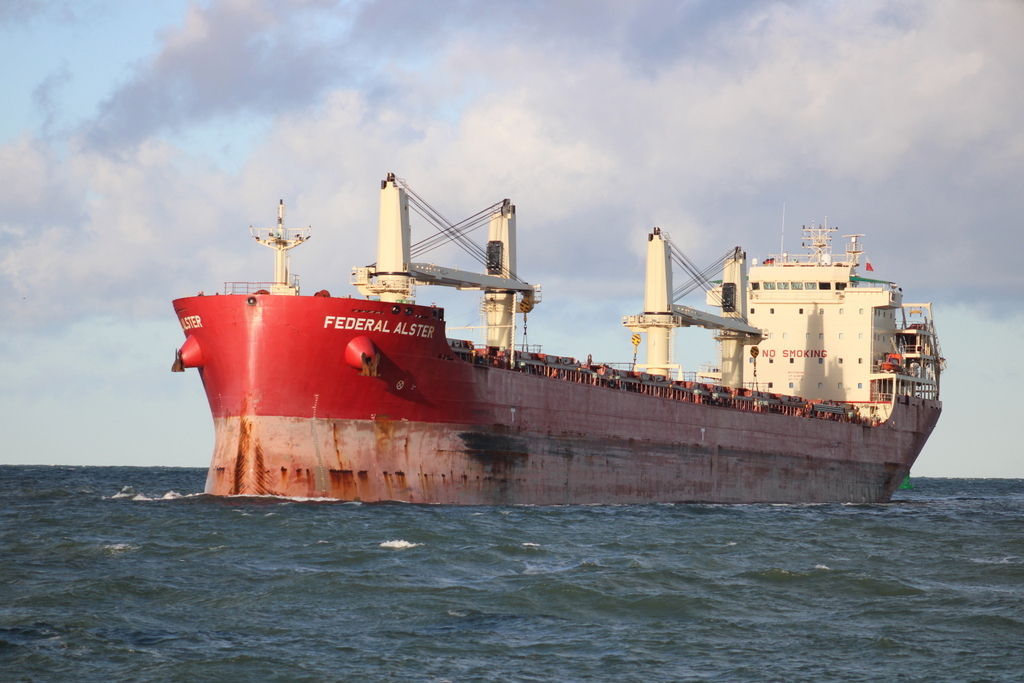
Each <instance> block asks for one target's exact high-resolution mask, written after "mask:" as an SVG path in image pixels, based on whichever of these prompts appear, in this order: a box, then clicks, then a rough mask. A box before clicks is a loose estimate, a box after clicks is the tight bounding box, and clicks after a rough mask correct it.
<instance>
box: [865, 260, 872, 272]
mask: <svg viewBox="0 0 1024 683" xmlns="http://www.w3.org/2000/svg"><path fill="white" fill-rule="evenodd" d="M864 263H866V264H868V265H867V268H866V270H874V268H872V267H871V261H865V262H864Z"/></svg>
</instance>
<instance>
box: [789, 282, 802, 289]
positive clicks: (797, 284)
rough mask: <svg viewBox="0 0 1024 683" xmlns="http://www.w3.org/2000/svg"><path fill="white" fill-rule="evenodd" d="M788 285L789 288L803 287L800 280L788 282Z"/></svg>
mask: <svg viewBox="0 0 1024 683" xmlns="http://www.w3.org/2000/svg"><path fill="white" fill-rule="evenodd" d="M789 286H790V289H803V288H804V283H802V282H790V283H789Z"/></svg>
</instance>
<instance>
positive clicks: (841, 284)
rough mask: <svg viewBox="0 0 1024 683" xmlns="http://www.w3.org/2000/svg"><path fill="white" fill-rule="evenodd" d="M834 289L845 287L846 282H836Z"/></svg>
mask: <svg viewBox="0 0 1024 683" xmlns="http://www.w3.org/2000/svg"><path fill="white" fill-rule="evenodd" d="M836 289H838V290H843V289H846V283H845V282H837V283H836Z"/></svg>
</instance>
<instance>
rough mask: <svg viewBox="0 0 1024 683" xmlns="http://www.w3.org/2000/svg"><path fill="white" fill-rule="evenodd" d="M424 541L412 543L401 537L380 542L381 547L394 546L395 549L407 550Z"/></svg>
mask: <svg viewBox="0 0 1024 683" xmlns="http://www.w3.org/2000/svg"><path fill="white" fill-rule="evenodd" d="M418 545H423V544H422V543H410V542H409V541H403V540H401V539H398V540H394V541H384V542H383V543H381V544H380V547H381V548H394V549H395V550H405V549H406V548H415V547H416V546H418Z"/></svg>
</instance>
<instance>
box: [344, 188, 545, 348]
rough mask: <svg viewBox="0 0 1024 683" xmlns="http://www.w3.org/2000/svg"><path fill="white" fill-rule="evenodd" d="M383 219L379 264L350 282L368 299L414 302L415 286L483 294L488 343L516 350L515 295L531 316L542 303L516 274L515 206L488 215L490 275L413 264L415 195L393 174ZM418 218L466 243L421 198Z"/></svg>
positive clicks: (383, 195) (355, 273) (536, 288)
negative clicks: (411, 209) (411, 210)
mask: <svg viewBox="0 0 1024 683" xmlns="http://www.w3.org/2000/svg"><path fill="white" fill-rule="evenodd" d="M380 187H381V189H380V218H379V223H378V232H377V263H376V264H374V265H370V266H366V267H363V268H354V269H353V270H352V284H354V285H356V286H357V287H358V288H359V291H360V292H361V293H362V294H364V295H366V296H379V297H380V300H381V301H393V302H395V303H413V301H414V297H415V291H416V285H440V286H443V287H454V288H456V289H461V290H483V291H484V304H483V307H484V310H485V312H486V313H487V345H488V346H494V347H497V348H503V349H508V350H509V351H511V350H512V348H513V342H514V326H513V321H514V316H515V313H516V297H517V295H518V296H519V297H520V303H519V310H520V311H522V312H523V313H528V312H529V311H531V310H533V307H534V306H535V305H536V304H537V303H539V302H540V285H531V284H529V283H528V282H524V281H522V280H521V279H519V278H518V277H517V276H516V270H515V269H516V207H515V205H514V204H512V203H511V202H510V201H509V200H508V199H505V200H504V201H502V202H499V203H498V204H495V205H494V206H493V207H491V210H488V212H489V216H488V219H489V225H488V242H487V249H486V252H483V251H482V250H480V249H479V247H475V245H473V246H474V247H475V248H476V250H478V251H481V255H482V258H481V260H482V261H483V262H484V264H485V267H486V270H487V273H473V272H468V271H464V270H457V269H454V268H445V267H442V266H438V265H435V264H433V263H413V262H412V256H411V254H412V248H411V245H410V232H411V230H410V223H409V205H410V199H409V195H410V194H412V195H413V197H414V199H416V200H418V197H416V195H415V193H412V191H411V190H409V189H408V187H407V186H406V185H405V183H404V182H403V181H401V180H397V179H396V178H395V174H394V173H389V174H388V176H387V178H386V179H385V180H383V181H381V184H380ZM417 208H418V210H420V214H421V215H423V216H424V217H426V218H427V219H428V220H430V221H431V222H433V223H434V224H435V225H436V226H438V227H439V229H440V230H441V232H442V235H441V236H443V237H446V238H448V239H451V240H452V241H457V242H461V243H462V244H463V246H466V244H465V235H464V233H465V232H467V231H468V229H459V228H458V227H457V226H452V225H451V224H448V223H447V221H445V220H444V219H443V217H441V216H440V214H437V212H436V211H434V210H433V209H432V208H431V207H430V206H429V205H427V204H426V203H425V202H422V201H421V200H419V201H418V202H417Z"/></svg>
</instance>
